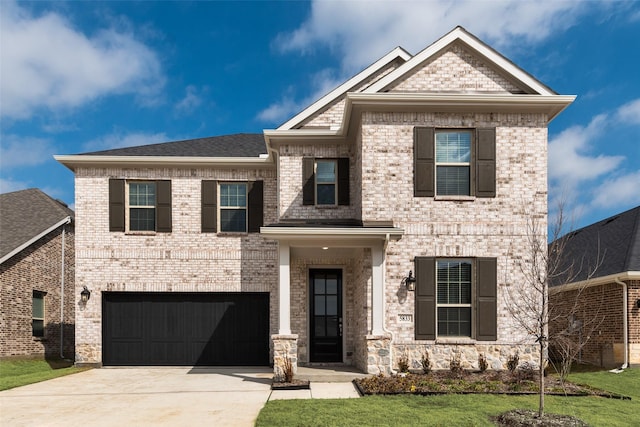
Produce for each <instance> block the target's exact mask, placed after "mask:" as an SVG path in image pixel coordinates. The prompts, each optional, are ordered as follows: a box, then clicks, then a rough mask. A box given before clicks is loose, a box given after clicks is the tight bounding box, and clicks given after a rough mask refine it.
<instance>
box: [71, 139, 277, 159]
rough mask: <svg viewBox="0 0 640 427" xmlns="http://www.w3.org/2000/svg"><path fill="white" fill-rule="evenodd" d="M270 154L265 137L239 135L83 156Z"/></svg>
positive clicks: (240, 155)
mask: <svg viewBox="0 0 640 427" xmlns="http://www.w3.org/2000/svg"><path fill="white" fill-rule="evenodd" d="M260 154H267V146H266V144H265V142H264V135H263V134H261V133H237V134H233V135H222V136H212V137H208V138H198V139H188V140H184V141H174V142H163V143H160V144H150V145H140V146H137V147H126V148H116V149H113V150H103V151H94V152H91V153H82V154H81V155H91V156H170V157H259V156H260Z"/></svg>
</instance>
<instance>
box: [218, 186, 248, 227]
mask: <svg viewBox="0 0 640 427" xmlns="http://www.w3.org/2000/svg"><path fill="white" fill-rule="evenodd" d="M218 194H219V198H220V201H219V204H218V206H219V207H220V215H219V218H220V219H219V221H220V224H219V230H220V231H223V232H241V233H246V232H247V184H246V183H245V182H222V183H219V191H218Z"/></svg>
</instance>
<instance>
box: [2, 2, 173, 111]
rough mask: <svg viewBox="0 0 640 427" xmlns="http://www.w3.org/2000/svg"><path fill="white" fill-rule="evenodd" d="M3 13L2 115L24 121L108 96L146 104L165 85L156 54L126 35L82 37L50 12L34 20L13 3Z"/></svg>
mask: <svg viewBox="0 0 640 427" xmlns="http://www.w3.org/2000/svg"><path fill="white" fill-rule="evenodd" d="M2 12H3V13H2V14H1V17H0V39H1V40H2V41H3V42H2V49H1V50H0V51H1V54H0V55H1V56H0V62H1V65H0V67H1V68H0V69H1V72H2V79H1V80H0V96H1V97H2V104H3V105H2V113H1V114H2V116H6V117H10V118H14V119H27V118H29V117H30V116H31V115H32V114H33V113H34V111H35V110H37V109H38V108H42V107H44V108H48V109H59V108H73V107H78V106H80V105H83V104H84V103H86V102H89V101H91V100H94V99H96V98H98V97H100V96H104V95H110V94H124V93H127V94H135V95H137V96H138V97H139V99H140V100H141V101H144V102H147V103H148V102H150V100H152V99H154V98H155V97H156V96H157V94H158V91H159V89H160V88H161V87H162V86H163V84H164V76H163V74H162V71H161V66H160V62H159V60H158V58H157V56H156V54H155V53H154V52H153V51H152V50H151V49H150V48H149V47H147V46H145V45H144V44H143V43H141V42H139V41H138V40H136V39H135V37H134V36H133V35H132V34H131V33H126V32H122V31H119V30H116V29H114V28H103V29H98V30H97V31H96V32H95V33H94V34H92V35H87V34H84V33H82V32H81V31H79V30H78V29H77V28H74V26H73V24H72V23H71V22H69V21H68V20H67V19H65V18H64V17H63V16H61V15H59V14H57V13H55V12H48V13H45V14H42V15H40V16H33V15H31V14H30V13H29V12H28V11H27V10H26V9H25V8H23V7H21V6H20V5H19V4H16V3H14V2H3V4H2ZM9 40H10V42H8V41H9Z"/></svg>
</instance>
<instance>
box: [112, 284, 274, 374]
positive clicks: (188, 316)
mask: <svg viewBox="0 0 640 427" xmlns="http://www.w3.org/2000/svg"><path fill="white" fill-rule="evenodd" d="M103 301H104V302H103V304H104V305H103V315H104V317H103V363H104V364H105V365H110V364H111V365H134V364H137V365H206V366H221V365H267V364H269V294H267V293H259V294H258V293H255V294H253V293H193V294H186V293H105V294H103ZM129 322H130V323H129ZM128 323H129V326H127V324H128Z"/></svg>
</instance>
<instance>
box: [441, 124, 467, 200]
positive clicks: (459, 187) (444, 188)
mask: <svg viewBox="0 0 640 427" xmlns="http://www.w3.org/2000/svg"><path fill="white" fill-rule="evenodd" d="M472 136H473V132H472V131H471V130H438V131H436V134H435V146H436V147H435V160H436V195H439V196H469V195H471V145H472Z"/></svg>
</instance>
